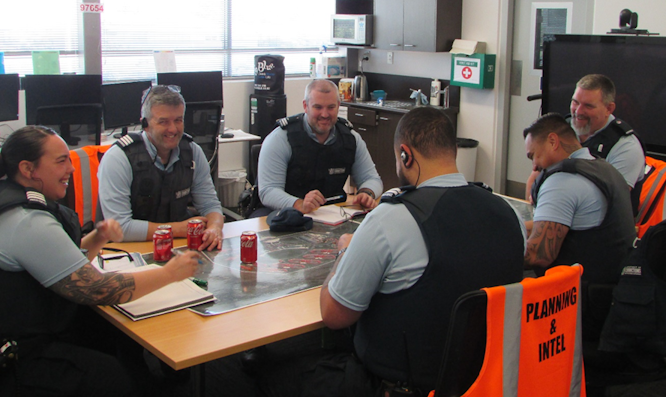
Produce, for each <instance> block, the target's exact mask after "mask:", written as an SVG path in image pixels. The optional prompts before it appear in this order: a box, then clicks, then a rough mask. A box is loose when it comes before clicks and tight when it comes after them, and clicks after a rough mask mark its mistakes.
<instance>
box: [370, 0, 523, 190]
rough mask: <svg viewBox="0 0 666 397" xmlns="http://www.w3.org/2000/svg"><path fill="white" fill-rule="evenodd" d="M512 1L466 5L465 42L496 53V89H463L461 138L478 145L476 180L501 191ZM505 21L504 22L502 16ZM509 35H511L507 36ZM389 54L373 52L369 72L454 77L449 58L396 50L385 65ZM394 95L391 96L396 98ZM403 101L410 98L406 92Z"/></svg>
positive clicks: (484, 0) (477, 0) (480, 0)
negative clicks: (505, 43)
mask: <svg viewBox="0 0 666 397" xmlns="http://www.w3.org/2000/svg"><path fill="white" fill-rule="evenodd" d="M510 3H512V1H510V0H465V1H463V23H462V26H463V28H462V37H461V38H463V39H467V40H476V41H483V42H485V43H486V52H487V53H489V54H497V55H498V60H497V71H496V73H497V74H496V75H495V88H494V89H492V90H490V89H486V90H480V89H473V88H465V87H463V88H462V89H461V95H460V96H461V102H460V113H459V114H458V136H459V137H461V138H472V139H476V140H478V141H479V148H478V150H477V163H476V177H475V178H474V179H475V180H478V181H484V182H486V183H487V184H489V185H490V186H492V187H493V188H499V186H500V185H501V184H502V183H503V179H504V176H503V174H502V172H501V170H502V163H503V155H502V153H503V136H504V132H503V131H504V127H503V124H504V120H503V116H502V115H503V110H502V111H499V112H496V109H499V108H503V106H504V105H503V104H502V101H503V99H502V97H503V96H504V95H505V92H506V90H505V89H504V86H505V84H506V82H505V81H504V78H503V77H502V76H503V74H504V73H506V68H505V67H501V65H502V62H504V60H503V58H506V57H505V56H504V54H503V53H502V51H503V49H502V48H501V47H502V45H503V44H502V43H501V41H502V37H503V33H502V32H500V29H501V28H500V27H501V26H503V24H505V23H506V18H507V17H506V10H505V9H507V8H508V4H510ZM500 16H501V17H500ZM504 34H506V33H504ZM387 52H388V51H384V50H370V59H369V61H367V62H364V66H363V68H364V71H366V72H373V73H385V74H394V75H405V76H414V77H425V78H444V79H447V80H448V79H449V78H450V76H451V55H450V54H449V53H427V52H412V51H394V52H393V64H388V63H387V61H386V58H387ZM391 94H392V93H391V92H387V95H388V99H391ZM407 94H409V93H407ZM401 96H402V97H404V96H405V93H401Z"/></svg>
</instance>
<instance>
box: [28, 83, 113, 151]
mask: <svg viewBox="0 0 666 397" xmlns="http://www.w3.org/2000/svg"><path fill="white" fill-rule="evenodd" d="M22 87H23V89H24V90H25V112H26V123H27V124H44V125H47V126H50V127H52V128H54V129H55V130H56V131H58V132H59V133H60V135H61V136H62V137H63V139H64V140H65V142H67V144H68V145H70V146H84V145H95V144H96V145H99V144H100V141H101V135H102V76H101V75H98V74H72V75H27V76H25V77H24V79H23V83H22Z"/></svg>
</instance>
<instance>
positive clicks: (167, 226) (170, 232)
mask: <svg viewBox="0 0 666 397" xmlns="http://www.w3.org/2000/svg"><path fill="white" fill-rule="evenodd" d="M157 230H166V231H168V232H169V237H171V240H173V230H172V229H171V225H159V226H158V227H157Z"/></svg>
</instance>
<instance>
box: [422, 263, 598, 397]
mask: <svg viewBox="0 0 666 397" xmlns="http://www.w3.org/2000/svg"><path fill="white" fill-rule="evenodd" d="M582 273H583V268H582V266H580V265H574V266H556V267H554V268H551V269H549V270H548V271H546V275H545V276H543V277H540V278H536V279H535V278H527V279H525V280H523V281H522V282H520V283H515V284H509V285H505V286H499V287H493V288H484V290H485V292H486V294H487V296H488V305H487V315H486V321H487V326H486V329H487V335H486V351H485V357H484V361H483V365H482V367H481V371H480V372H479V376H478V377H477V378H476V380H475V381H474V383H473V384H472V386H470V388H469V389H468V390H467V391H466V392H465V394H463V397H488V396H503V397H515V396H518V397H535V396H549V397H551V396H554V397H560V396H571V397H573V396H575V397H581V396H582V397H584V396H585V395H586V394H585V374H584V371H583V345H582V332H581V329H582V326H581V306H580V276H581V274H582ZM432 396H434V391H433V392H431V394H430V397H432Z"/></svg>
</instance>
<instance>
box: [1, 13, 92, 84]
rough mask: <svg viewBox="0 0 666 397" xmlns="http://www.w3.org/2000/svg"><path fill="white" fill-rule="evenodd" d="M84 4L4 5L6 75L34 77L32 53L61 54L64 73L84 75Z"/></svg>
mask: <svg viewBox="0 0 666 397" xmlns="http://www.w3.org/2000/svg"><path fill="white" fill-rule="evenodd" d="M79 1H80V0H57V1H53V0H32V1H30V2H20V1H1V2H0V51H2V52H4V63H5V71H6V72H7V73H19V74H20V75H26V74H32V72H33V69H32V51H59V52H60V71H61V73H83V70H84V65H83V53H82V51H81V50H80V47H81V36H82V35H81V32H82V29H83V22H82V20H83V19H82V18H81V13H80V12H79V10H78V3H79Z"/></svg>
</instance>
